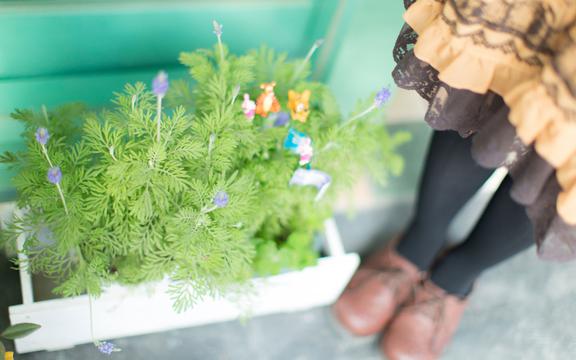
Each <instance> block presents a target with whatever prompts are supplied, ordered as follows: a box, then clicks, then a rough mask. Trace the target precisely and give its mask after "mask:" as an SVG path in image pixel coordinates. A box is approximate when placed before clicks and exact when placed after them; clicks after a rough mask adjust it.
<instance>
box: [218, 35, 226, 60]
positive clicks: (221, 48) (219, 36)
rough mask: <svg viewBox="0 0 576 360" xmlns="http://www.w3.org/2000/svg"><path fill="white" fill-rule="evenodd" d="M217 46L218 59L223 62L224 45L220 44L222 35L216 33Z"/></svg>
mask: <svg viewBox="0 0 576 360" xmlns="http://www.w3.org/2000/svg"><path fill="white" fill-rule="evenodd" d="M218 48H219V49H220V61H221V62H222V63H224V60H225V59H224V46H223V45H222V36H221V35H218Z"/></svg>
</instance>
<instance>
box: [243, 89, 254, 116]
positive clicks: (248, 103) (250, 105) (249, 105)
mask: <svg viewBox="0 0 576 360" xmlns="http://www.w3.org/2000/svg"><path fill="white" fill-rule="evenodd" d="M242 110H243V111H244V115H246V118H247V119H248V120H249V121H252V120H254V115H255V114H256V103H255V102H254V101H252V100H250V95H248V94H244V101H243V102H242Z"/></svg>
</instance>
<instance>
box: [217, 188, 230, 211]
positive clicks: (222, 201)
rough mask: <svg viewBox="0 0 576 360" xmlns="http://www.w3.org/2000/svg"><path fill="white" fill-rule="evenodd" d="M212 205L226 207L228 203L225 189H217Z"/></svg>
mask: <svg viewBox="0 0 576 360" xmlns="http://www.w3.org/2000/svg"><path fill="white" fill-rule="evenodd" d="M214 205H216V207H219V208H223V207H226V205H228V193H226V191H218V192H217V193H216V196H214Z"/></svg>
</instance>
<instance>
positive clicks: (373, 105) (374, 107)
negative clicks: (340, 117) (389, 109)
mask: <svg viewBox="0 0 576 360" xmlns="http://www.w3.org/2000/svg"><path fill="white" fill-rule="evenodd" d="M376 108H377V106H376V105H375V104H372V105H371V106H370V107H369V108H367V109H366V110H364V111H362V112H361V113H360V114H356V115H355V116H353V117H352V118H350V119H349V120H348V121H346V122H345V123H343V124H342V125H341V127H344V126H346V125H349V124H350V123H352V122H354V121H356V120H358V119H360V118H363V117H364V116H366V115H368V114H369V113H371V112H372V111H374V109H376Z"/></svg>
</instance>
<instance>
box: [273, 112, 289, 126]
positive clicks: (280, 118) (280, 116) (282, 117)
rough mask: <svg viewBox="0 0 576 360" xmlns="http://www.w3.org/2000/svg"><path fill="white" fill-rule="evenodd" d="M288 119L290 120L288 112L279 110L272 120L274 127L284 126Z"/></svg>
mask: <svg viewBox="0 0 576 360" xmlns="http://www.w3.org/2000/svg"><path fill="white" fill-rule="evenodd" d="M289 121H290V114H288V113H287V112H285V111H280V112H279V113H277V114H276V121H274V126H276V127H279V126H284V125H286V124H288V122H289Z"/></svg>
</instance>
